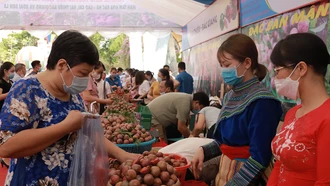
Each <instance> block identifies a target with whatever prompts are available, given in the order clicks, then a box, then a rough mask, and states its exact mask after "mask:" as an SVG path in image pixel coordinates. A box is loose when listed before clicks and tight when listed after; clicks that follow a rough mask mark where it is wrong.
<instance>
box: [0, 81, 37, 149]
mask: <svg viewBox="0 0 330 186" xmlns="http://www.w3.org/2000/svg"><path fill="white" fill-rule="evenodd" d="M28 82H29V80H24V81H18V82H17V83H15V84H14V85H13V86H12V88H11V90H10V91H9V94H8V96H7V98H6V99H5V102H4V105H3V109H2V112H1V114H0V118H1V120H0V144H3V143H5V142H6V141H7V140H8V139H9V138H11V137H12V136H14V135H15V134H17V133H18V132H20V131H22V130H25V129H31V128H33V127H36V126H37V125H38V121H39V118H40V117H39V108H38V105H37V101H36V98H35V94H34V88H33V87H34V86H33V85H31V84H30V83H28Z"/></svg>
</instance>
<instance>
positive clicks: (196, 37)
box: [182, 0, 239, 50]
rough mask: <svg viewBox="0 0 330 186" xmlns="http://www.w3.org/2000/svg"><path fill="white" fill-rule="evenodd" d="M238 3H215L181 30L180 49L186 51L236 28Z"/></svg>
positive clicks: (227, 0)
mask: <svg viewBox="0 0 330 186" xmlns="http://www.w3.org/2000/svg"><path fill="white" fill-rule="evenodd" d="M237 4H238V1H237V0H221V1H215V2H214V3H213V4H212V5H211V6H209V7H208V8H207V9H206V10H204V11H203V12H202V13H200V14H199V15H198V16H197V17H196V18H194V19H193V20H192V21H191V22H189V23H188V24H187V25H186V26H185V27H184V28H183V29H182V31H183V33H182V34H183V35H182V49H183V50H186V49H188V48H190V47H193V46H195V45H197V44H200V43H202V42H205V41H207V40H209V39H212V38H215V37H216V36H219V35H222V34H224V33H227V32H229V31H231V30H234V29H236V28H238V24H239V23H238V12H237V11H238V8H237Z"/></svg>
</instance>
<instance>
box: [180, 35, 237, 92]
mask: <svg viewBox="0 0 330 186" xmlns="http://www.w3.org/2000/svg"><path fill="white" fill-rule="evenodd" d="M237 33H238V32H237V31H234V32H231V33H228V34H225V35H222V36H220V37H217V38H214V39H212V40H210V41H207V42H205V43H202V44H200V45H197V46H195V47H192V48H191V49H188V50H185V51H183V53H182V54H183V61H184V62H186V64H187V72H188V73H189V74H191V75H192V76H193V78H194V89H195V90H196V91H204V92H205V93H207V94H208V95H210V96H219V90H220V86H221V83H222V78H221V69H220V64H219V62H218V59H217V52H218V48H219V47H220V45H221V43H223V42H224V41H225V40H226V39H227V38H228V37H229V36H231V35H232V34H237Z"/></svg>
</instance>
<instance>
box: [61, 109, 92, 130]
mask: <svg viewBox="0 0 330 186" xmlns="http://www.w3.org/2000/svg"><path fill="white" fill-rule="evenodd" d="M84 117H86V116H85V115H83V114H82V113H81V112H80V111H78V110H71V111H70V112H69V114H68V115H67V116H66V118H65V119H64V120H63V122H62V123H63V124H65V125H66V128H67V130H68V133H71V132H75V131H77V130H79V129H80V128H81V126H82V124H83V119H84Z"/></svg>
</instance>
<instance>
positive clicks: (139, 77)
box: [135, 71, 150, 99]
mask: <svg viewBox="0 0 330 186" xmlns="http://www.w3.org/2000/svg"><path fill="white" fill-rule="evenodd" d="M135 85H136V86H139V89H138V95H139V97H138V98H137V99H144V98H146V97H147V95H148V92H149V89H150V84H149V81H148V80H147V78H146V77H145V75H144V72H143V71H138V72H137V73H136V74H135Z"/></svg>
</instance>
